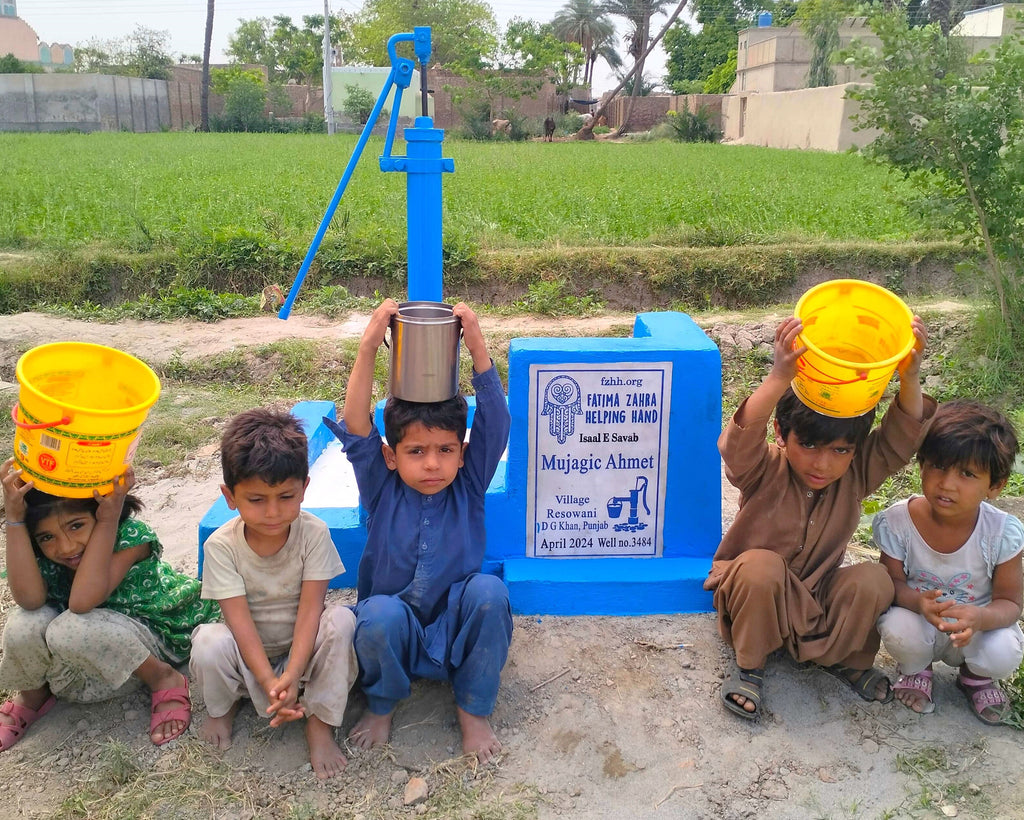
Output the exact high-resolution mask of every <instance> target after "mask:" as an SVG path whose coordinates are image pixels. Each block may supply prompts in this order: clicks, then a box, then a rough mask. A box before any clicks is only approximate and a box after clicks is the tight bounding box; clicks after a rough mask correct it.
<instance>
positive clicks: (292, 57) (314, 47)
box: [227, 14, 348, 87]
mask: <svg viewBox="0 0 1024 820" xmlns="http://www.w3.org/2000/svg"><path fill="white" fill-rule="evenodd" d="M347 25H348V20H347V18H345V17H340V16H338V15H335V14H332V15H331V42H332V43H335V44H344V43H346V42H347V41H348V32H347V31H346V28H347ZM323 39H324V16H323V15H322V14H308V15H305V16H303V18H302V28H299V27H298V26H296V25H295V23H293V22H292V18H291V17H289V16H287V15H284V14H278V15H276V16H275V17H273V18H268V17H257V18H255V19H253V20H241V21H240V22H239V24H238V28H237V29H235V31H234V33H233V34H231V35H229V36H228V49H227V52H228V54H229V55H230V56H231V57H233V58H234V59H235V60H237V61H238V62H240V63H250V64H253V65H262V66H266V67H267V77H268V78H269V80H270V81H271V82H287V81H288V80H294V81H295V82H296V83H301V84H304V85H306V86H307V87H309V85H311V84H312V83H313V81H314V80H315V79H316V78H318V77H322V76H323V67H324V60H323Z"/></svg>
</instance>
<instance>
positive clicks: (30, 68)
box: [0, 52, 43, 74]
mask: <svg viewBox="0 0 1024 820" xmlns="http://www.w3.org/2000/svg"><path fill="white" fill-rule="evenodd" d="M42 73H43V67H42V66H41V65H36V64H35V63H26V62H24V61H23V60H19V59H18V58H17V57H15V56H14V55H13V54H11V53H10V52H8V53H7V54H5V55H4V56H3V57H0V74H42Z"/></svg>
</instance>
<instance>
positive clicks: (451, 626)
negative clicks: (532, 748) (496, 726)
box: [355, 574, 512, 717]
mask: <svg viewBox="0 0 1024 820" xmlns="http://www.w3.org/2000/svg"><path fill="white" fill-rule="evenodd" d="M448 603H449V611H448V612H447V613H444V614H442V615H441V616H439V618H438V622H436V623H434V624H431V626H430V627H429V628H426V629H425V628H424V627H423V625H422V624H420V622H419V620H418V619H417V618H416V614H415V613H414V612H413V610H412V608H411V607H410V606H409V605H408V604H407V603H405V601H403V600H402V599H400V598H399V597H398V596H395V595H372V596H370V597H369V598H367V599H366V600H364V601H360V602H359V603H358V604H357V605H356V607H355V613H356V636H355V648H356V656H357V657H358V658H359V682H360V684H361V685H362V688H363V691H364V692H365V693H366V699H367V701H368V704H369V708H370V711H371V712H373V713H374V714H376V715H386V714H388V713H390V712H391V711H392V710H393V709H394V708H395V706H396V705H397V704H398V701H400V700H402V699H403V698H407V697H409V692H410V684H411V682H412V681H413V680H414V679H416V678H430V679H432V680H447V681H451V684H452V689H454V691H455V702H456V704H457V705H458V706H459V707H460V708H461V709H463V710H464V711H466V712H468V713H469V714H471V715H476V716H478V717H486V716H487V715H489V714H490V713H491V712H493V711H494V703H495V700H496V699H497V696H498V685H499V684H500V682H501V670H502V668H503V667H504V666H505V659H506V658H507V657H508V647H509V644H510V643H511V641H512V610H511V608H510V607H509V602H508V588H507V587H506V586H505V584H504V583H503V582H502V581H501V579H500V578H497V577H495V576H493V575H483V574H477V575H471V576H470V577H469V578H468V579H467V580H466V582H465V584H464V586H463V589H462V595H461V597H460V598H458V600H456V601H453V600H452V597H449V602H448ZM456 608H457V610H456ZM446 627H447V634H446V635H438V634H437V631H436V630H437V629H438V628H440V629H442V630H445V629H446ZM428 633H429V634H428ZM439 638H443V639H444V640H443V641H439V640H438V639H439ZM438 644H443V658H440V657H438V656H439V655H440V654H441V651H440V649H441V647H440V646H438ZM428 647H429V648H430V649H433V650H434V652H433V653H431V652H429V651H428ZM435 647H436V648H435ZM432 654H433V655H434V657H431V655H432Z"/></svg>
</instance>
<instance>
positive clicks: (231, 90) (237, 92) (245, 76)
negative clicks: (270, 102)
mask: <svg viewBox="0 0 1024 820" xmlns="http://www.w3.org/2000/svg"><path fill="white" fill-rule="evenodd" d="M210 87H211V88H212V90H213V92H214V93H215V94H221V95H223V96H224V118H223V128H222V129H221V130H225V131H263V130H266V128H265V126H266V122H267V118H266V116H265V115H264V113H263V112H264V109H265V108H266V106H267V84H266V83H265V82H264V80H263V74H262V73H260V72H259V71H256V70H255V69H245V68H241V67H240V66H231V67H230V68H217V69H214V70H213V71H211V72H210Z"/></svg>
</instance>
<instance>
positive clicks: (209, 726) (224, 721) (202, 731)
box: [199, 701, 238, 751]
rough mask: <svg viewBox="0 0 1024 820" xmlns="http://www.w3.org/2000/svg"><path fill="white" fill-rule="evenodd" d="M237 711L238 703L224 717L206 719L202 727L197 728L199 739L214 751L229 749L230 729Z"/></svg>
mask: <svg viewBox="0 0 1024 820" xmlns="http://www.w3.org/2000/svg"><path fill="white" fill-rule="evenodd" d="M237 711H238V702H237V701H235V703H234V704H233V705H232V707H231V708H230V709H228V713H227V714H226V715H221V716H220V717H207V718H206V720H205V721H203V725H202V726H200V727H199V737H201V738H202V739H203V740H205V741H206V742H207V743H209V744H210V745H211V746H213V747H214V748H215V749H220V750H221V751H224V750H225V749H230V748H231V729H232V727H233V726H234V725H235V713H236V712H237Z"/></svg>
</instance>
